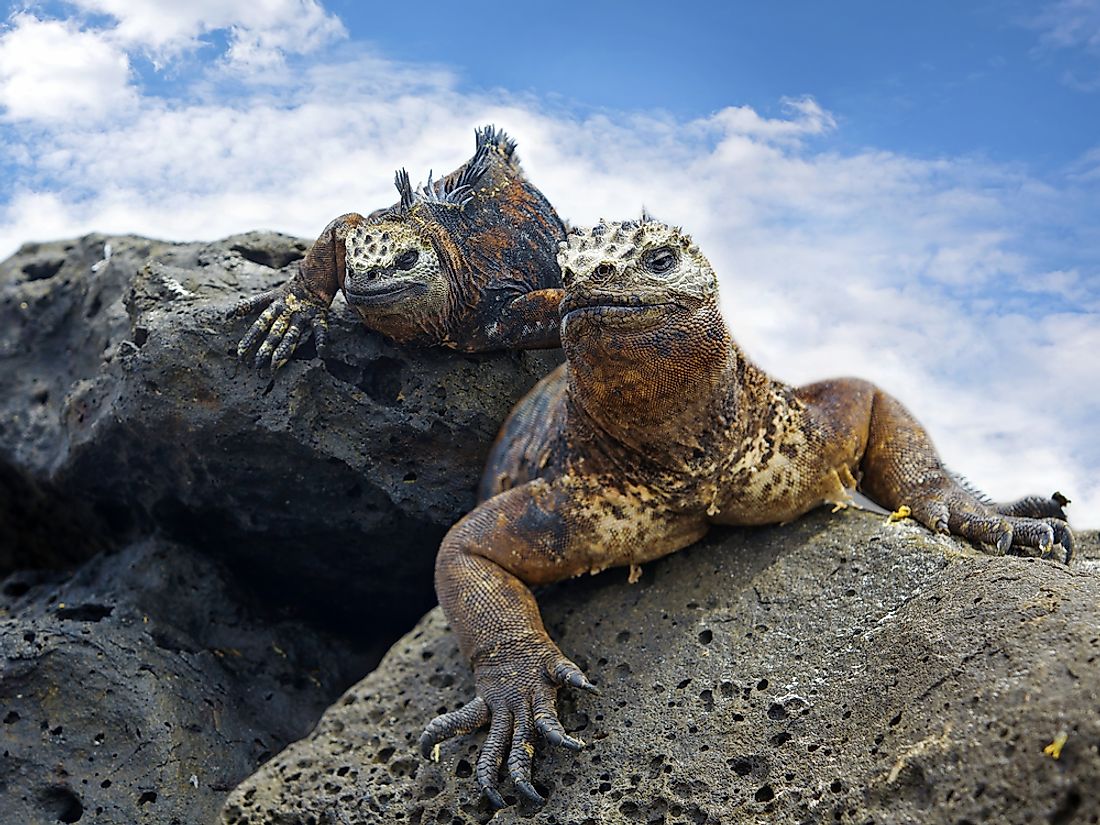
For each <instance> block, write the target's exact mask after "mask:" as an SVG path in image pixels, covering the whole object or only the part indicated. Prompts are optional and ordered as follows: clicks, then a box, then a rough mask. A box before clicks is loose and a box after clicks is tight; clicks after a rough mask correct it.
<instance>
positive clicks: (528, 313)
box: [489, 289, 565, 349]
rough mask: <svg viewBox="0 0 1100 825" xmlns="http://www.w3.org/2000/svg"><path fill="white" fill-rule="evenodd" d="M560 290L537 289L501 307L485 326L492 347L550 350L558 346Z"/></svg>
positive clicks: (559, 342)
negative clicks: (488, 324) (498, 317)
mask: <svg viewBox="0 0 1100 825" xmlns="http://www.w3.org/2000/svg"><path fill="white" fill-rule="evenodd" d="M564 294H565V292H564V290H561V289H537V290H535V291H533V292H528V293H525V294H524V295H521V296H519V297H518V298H516V299H515V300H513V301H512V302H511V303H509V304H508V305H506V306H505V307H504V311H503V312H502V313H501V318H500V319H499V320H498V321H496V322H494V323H492V324H491V325H490V326H489V343H490V345H491V348H492V349H551V348H553V347H560V346H561V316H560V311H559V307H560V305H561V299H562V296H563V295H564Z"/></svg>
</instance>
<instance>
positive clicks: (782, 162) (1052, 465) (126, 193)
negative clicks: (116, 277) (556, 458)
mask: <svg viewBox="0 0 1100 825" xmlns="http://www.w3.org/2000/svg"><path fill="white" fill-rule="evenodd" d="M249 94H251V96H246V97H242V98H238V99H235V100H234V101H233V102H232V103H226V102H221V103H209V102H190V103H186V102H174V103H166V102H164V101H155V100H148V99H146V100H144V101H143V102H142V106H141V109H140V116H135V117H133V118H130V119H127V120H125V121H119V122H111V123H109V124H105V125H104V126H103V127H102V128H101V129H100V130H98V131H96V132H93V133H88V132H78V131H76V130H73V129H70V128H68V127H67V126H66V125H65V124H59V125H58V126H57V127H55V128H53V129H51V130H50V131H49V132H48V133H47V134H45V135H43V134H41V133H35V134H34V135H31V134H30V133H29V132H28V133H26V134H22V133H19V132H17V131H16V132H13V135H14V136H15V138H16V139H15V140H14V141H12V144H13V146H12V148H13V153H14V154H13V156H16V157H21V158H22V160H21V161H19V162H20V163H21V164H22V165H23V166H24V168H26V169H28V170H30V169H34V170H35V173H36V174H38V175H43V176H45V177H46V179H49V180H52V181H54V183H52V184H51V185H50V186H49V187H47V189H48V191H37V192H36V191H33V190H32V188H31V187H30V186H29V185H26V184H24V185H21V186H20V187H19V188H17V189H16V191H15V192H14V194H13V195H12V197H11V200H10V202H9V205H8V206H7V208H6V209H5V210H4V211H3V212H0V254H6V253H8V252H10V251H12V250H13V249H14V248H15V247H16V246H17V244H18V243H19V242H21V241H24V240H28V239H31V238H47V237H59V236H68V235H75V234H79V233H82V232H86V231H90V230H92V229H95V230H98V231H106V232H139V233H143V234H148V235H153V236H158V237H167V238H178V239H192V238H196V237H199V238H215V237H218V236H222V235H225V234H229V233H231V232H237V231H243V230H247V229H253V228H258V227H268V228H275V229H281V230H283V231H289V232H292V233H295V234H299V235H303V236H313V235H315V234H316V233H317V232H318V231H320V229H321V228H322V227H323V226H324V225H325V224H326V223H327V222H328V220H329V219H330V218H332V217H333V216H335V215H338V214H341V213H343V212H347V211H352V210H356V211H366V210H370V209H373V208H375V207H377V206H380V205H384V204H386V203H390V202H392V201H393V199H394V192H393V189H392V184H391V180H392V171H393V169H394V168H396V167H398V166H406V167H407V168H408V169H409V171H410V173H411V174H412V176H413V178H414V179H416V178H420V179H421V180H422V179H424V178H425V177H426V175H427V171H428V169H429V168H433V169H434V170H435V171H436V172H437V173H439V172H446V171H450V169H452V168H454V167H455V166H456V165H457V164H458V163H460V162H461V161H462V160H464V159H465V158H466V157H467V156H468V155H469V153H470V151H471V147H472V129H473V127H474V126H476V125H480V124H482V123H488V122H495V123H497V124H498V125H500V126H503V127H505V128H506V129H508V131H509V132H511V133H512V134H513V136H514V137H516V138H517V139H519V141H520V153H521V155H522V156H523V158H524V162H525V165H526V167H527V169H528V171H529V173H530V175H531V177H532V179H533V180H534V181H535V182H536V183H537V184H538V185H539V186H540V187H541V188H542V189H543V190H544V191H545V192H546V194H547V196H548V197H549V198H550V200H551V201H552V202H553V203H554V204H555V205H556V206H557V207H558V209H559V211H560V212H561V213H562V215H563V216H564V217H566V218H567V219H569V220H571V221H573V222H574V223H578V224H584V223H591V222H594V221H595V220H597V219H598V218H599V217H601V216H605V217H607V218H612V219H614V218H619V217H623V216H631V215H636V214H638V212H639V210H640V208H641V206H642V205H643V204H644V205H646V206H648V207H649V208H650V209H651V210H652V211H653V212H654V213H655V214H657V215H658V216H659V217H662V218H664V219H667V220H670V221H674V222H677V223H681V224H683V225H684V226H685V227H687V228H689V229H690V230H691V231H692V232H693V234H694V235H695V236H696V238H697V239H698V240H699V242H700V243H701V244H702V246H703V248H704V250H705V251H706V252H707V254H708V256H709V257H710V258H711V260H712V261H713V262H714V264H715V267H716V269H717V271H718V272H719V273H720V277H721V280H722V289H723V300H724V308H725V310H726V314H727V318H728V319H729V321H730V324H731V326H732V328H733V330H734V334H735V335H736V337H737V338H738V340H739V341H740V342H741V343H742V344H743V345H744V347H745V348H746V350H747V351H748V353H749V354H750V356H751V357H753V358H754V359H756V360H757V361H758V362H759V363H761V364H762V365H763V366H765V367H766V368H768V369H769V370H772V371H773V372H774V373H775V374H776V375H777V376H779V377H781V378H784V379H786V380H790V381H795V382H806V381H811V380H814V379H818V378H823V377H827V376H830V375H837V374H856V375H862V376H864V377H867V378H870V379H872V380H875V381H877V382H878V383H880V384H881V385H882V386H883V387H885V388H887V389H888V390H889V391H890V392H892V393H893V394H895V395H897V396H898V397H899V398H901V399H902V400H903V401H904V402H905V403H906V404H907V405H909V406H910V408H911V409H913V411H914V412H915V413H916V414H917V415H918V417H920V418H921V419H922V420H923V421H924V422H925V423H926V424H927V425H928V427H929V429H930V431H931V432H932V433H933V435H934V436H935V438H936V441H937V443H938V444H939V446H940V448H941V450H942V451H943V453H944V455H945V457H946V459H947V461H948V462H949V464H951V465H952V466H953V467H954V468H956V469H958V470H959V471H961V472H963V473H965V474H967V475H968V476H969V477H970V478H971V480H972V481H973V482H975V483H976V484H978V485H979V486H983V487H985V488H986V489H987V490H988V491H989V492H990V493H991V494H993V495H994V496H996V497H998V498H1010V497H1015V496H1018V495H1022V494H1025V493H1031V492H1041V493H1049V492H1051V491H1053V490H1054V489H1061V490H1062V491H1063V492H1065V493H1066V494H1068V495H1070V497H1071V498H1073V499H1074V500H1075V504H1074V516H1075V518H1076V521H1077V523H1078V525H1079V526H1094V527H1096V526H1100V482H1098V479H1097V477H1096V474H1095V472H1094V470H1095V467H1096V466H1097V464H1098V463H1100V447H1098V446H1097V445H1096V444H1095V443H1094V442H1093V439H1092V435H1093V433H1094V432H1095V430H1096V425H1097V422H1098V421H1100V398H1098V395H1097V393H1098V390H1097V387H1100V359H1097V358H1095V356H1094V353H1095V352H1098V351H1100V315H1098V311H1100V307H1097V301H1096V297H1095V296H1096V294H1097V292H1098V287H1100V272H1098V271H1097V270H1096V268H1095V266H1096V261H1097V260H1100V239H1098V238H1097V237H1096V235H1095V234H1093V235H1091V236H1089V235H1088V232H1089V231H1091V230H1088V228H1087V227H1076V228H1075V224H1074V221H1075V220H1076V221H1078V222H1081V221H1083V218H1082V215H1083V214H1084V213H1083V212H1075V211H1074V207H1073V205H1072V204H1073V202H1074V197H1078V196H1079V195H1080V193H1078V194H1075V193H1074V191H1071V190H1070V189H1067V188H1066V187H1069V186H1076V187H1087V186H1091V185H1094V182H1091V181H1089V180H1081V179H1078V180H1076V181H1074V182H1071V183H1066V184H1065V185H1064V186H1062V185H1059V186H1054V185H1051V184H1049V183H1042V182H1040V181H1036V180H1034V179H1031V178H1029V177H1027V175H1025V174H1023V173H1022V172H1020V171H1018V170H1012V169H1005V168H1001V167H998V166H995V165H991V164H983V163H978V162H975V161H972V160H952V159H941V160H933V161H929V160H920V159H914V158H910V157H905V156H902V155H897V154H892V153H888V152H881V151H874V150H867V151H857V152H848V153H843V152H839V151H837V150H835V149H832V148H830V137H829V135H830V132H832V131H834V130H836V128H837V127H836V124H835V122H834V120H833V118H832V117H831V115H829V113H828V112H825V111H824V110H822V109H821V108H820V107H819V106H818V105H817V104H816V103H815V102H813V101H812V100H807V99H803V100H799V101H793V102H789V103H788V109H787V111H786V113H785V114H784V115H782V116H780V117H773V118H769V117H765V116H763V115H761V114H759V113H758V112H756V111H754V110H752V109H749V108H746V107H732V108H728V109H724V110H722V111H719V112H717V113H715V114H714V115H712V116H710V117H706V118H701V119H695V120H687V121H682V120H677V119H675V118H672V117H670V116H668V115H660V116H656V115H650V114H646V113H609V114H594V115H589V116H585V117H578V116H574V115H572V114H569V113H568V112H564V111H562V110H561V109H560V108H554V109H550V108H548V107H543V106H542V105H541V103H540V102H539V101H538V100H536V99H533V98H530V97H523V98H513V97H509V96H507V95H505V94H504V93H499V92H494V93H491V94H489V93H486V94H475V93H466V92H462V91H459V89H458V88H457V85H456V83H455V81H454V79H453V78H452V77H451V76H450V75H449V74H447V73H446V72H445V71H441V70H437V69H436V70H419V69H417V68H416V67H409V66H400V65H394V64H389V63H386V62H384V61H380V60H377V59H374V58H369V57H363V58H361V59H359V60H357V61H352V62H344V63H320V64H317V65H315V66H313V67H312V68H311V69H309V70H308V71H306V72H305V73H304V74H303V75H302V76H301V77H300V78H299V79H298V80H296V81H294V82H287V84H286V85H285V86H283V87H280V88H279V89H278V90H277V94H275V93H271V92H264V91H262V90H260V91H252V92H250V93H249ZM334 124H338V128H334ZM1082 191H1083V192H1084V195H1080V197H1084V196H1085V195H1088V196H1094V195H1095V191H1094V190H1082ZM1072 232H1077V237H1075V238H1072V239H1071V240H1066V233H1072ZM1089 243H1092V244H1093V247H1091V248H1088V246H1087V245H1088V244H1089ZM1082 245H1083V246H1084V248H1081V247H1082ZM1070 246H1072V247H1074V249H1075V250H1076V252H1077V253H1078V255H1079V257H1080V259H1081V261H1083V262H1084V263H1082V264H1081V265H1079V266H1078V265H1074V266H1069V265H1066V264H1064V263H1062V262H1059V263H1057V264H1053V263H1051V262H1049V261H1046V260H1045V259H1044V258H1043V256H1042V252H1041V251H1042V249H1044V248H1055V247H1057V248H1058V249H1062V248H1064V247H1070ZM1089 261H1091V264H1090V263H1089ZM1090 266H1091V267H1092V268H1089V267H1090ZM1012 296H1017V297H1016V298H1013V297H1012Z"/></svg>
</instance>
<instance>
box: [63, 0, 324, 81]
mask: <svg viewBox="0 0 1100 825" xmlns="http://www.w3.org/2000/svg"><path fill="white" fill-rule="evenodd" d="M69 2H70V4H71V5H73V6H75V7H77V8H78V9H80V10H82V11H84V12H92V13H98V14H105V15H108V16H110V17H112V18H114V19H115V20H116V21H117V25H116V26H115V27H114V28H113V29H111V30H109V34H110V36H111V38H112V39H113V40H115V41H116V42H118V43H120V44H122V45H123V46H125V47H126V48H129V49H140V50H142V51H143V52H145V53H146V54H148V55H149V56H150V57H151V58H152V59H153V60H154V61H156V62H157V63H163V62H165V61H168V60H171V59H173V58H175V57H178V56H180V55H181V54H183V53H184V52H187V51H191V50H193V49H195V48H197V47H199V46H200V45H201V41H200V38H201V36H202V35H204V34H208V33H210V32H213V31H219V30H226V31H227V32H228V36H229V48H228V54H227V55H226V57H227V59H228V60H229V62H230V63H234V64H240V65H246V66H250V67H256V68H262V67H264V66H269V65H271V64H273V63H277V62H279V60H280V59H281V56H282V55H283V54H305V53H308V52H311V51H313V50H315V49H317V48H319V47H320V46H323V45H325V44H326V43H329V42H331V41H332V40H334V39H337V38H339V37H342V36H344V34H345V31H344V27H343V24H342V23H341V22H340V20H339V19H338V18H337V17H335V16H333V15H330V14H328V13H326V12H325V10H324V9H323V8H322V7H321V5H320V4H319V3H318V2H316V0H188V2H179V0H69Z"/></svg>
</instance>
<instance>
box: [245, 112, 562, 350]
mask: <svg viewBox="0 0 1100 825" xmlns="http://www.w3.org/2000/svg"><path fill="white" fill-rule="evenodd" d="M515 149H516V144H515V141H513V140H512V139H511V138H509V137H508V136H507V135H506V134H505V133H504V132H503V131H501V130H498V129H496V128H494V127H492V126H486V127H485V128H482V129H478V130H476V149H475V151H474V155H473V157H472V158H471V159H470V160H469V161H467V162H466V163H464V164H463V165H462V166H460V167H459V168H458V169H456V170H455V171H454V172H452V173H451V174H450V175H447V176H446V177H444V178H442V179H440V180H438V181H433V180H432V177H431V175H429V176H428V182H427V184H426V185H425V186H423V187H422V188H419V189H414V188H413V186H412V185H411V183H410V182H409V176H408V173H407V172H405V170H404V169H402V170H400V171H399V172H398V173H397V175H396V180H395V182H396V186H397V191H398V193H399V194H400V200H399V201H398V202H397V203H396V204H394V205H393V206H390V207H388V208H386V209H379V210H377V211H375V212H372V213H371V214H370V215H369V216H367V217H363V216H362V215H359V214H355V213H350V214H347V215H342V216H340V217H339V218H337V219H336V220H334V221H332V223H330V224H329V225H328V226H327V227H325V231H324V232H322V233H321V236H320V237H319V238H318V239H317V240H316V241H315V242H314V244H313V246H312V247H310V249H309V251H308V252H307V253H306V256H305V258H303V259H302V261H301V263H300V264H299V266H298V272H297V274H296V275H295V276H294V277H293V278H291V279H290V281H288V282H287V283H285V284H283V285H282V286H280V287H277V288H276V289H273V290H270V291H269V292H265V293H263V294H261V295H257V296H255V297H253V298H250V299H245V300H242V301H241V302H240V303H239V304H238V305H237V306H236V308H235V309H234V310H233V311H232V313H231V317H233V316H244V315H249V314H251V313H252V312H255V311H256V310H257V309H260V308H261V307H267V309H265V310H264V312H263V314H261V315H260V317H259V318H258V319H257V320H256V321H255V323H253V324H252V327H251V328H250V329H249V330H248V332H247V333H246V334H245V336H244V337H243V338H242V339H241V342H240V345H239V346H238V348H237V354H238V356H240V357H242V358H243V357H245V356H246V355H248V353H249V352H250V351H251V350H252V349H253V347H257V345H259V346H258V348H257V351H256V355H255V365H256V366H257V367H260V366H263V365H265V364H270V366H271V368H272V369H273V370H277V369H278V368H279V367H281V366H282V365H283V364H285V363H286V362H287V360H288V359H289V358H290V356H291V354H292V353H293V352H294V349H295V348H296V347H297V346H298V343H299V342H300V341H301V339H302V336H303V335H305V334H308V332H309V330H310V329H312V331H313V334H314V336H315V338H316V343H317V348H318V350H323V348H324V345H325V340H326V338H327V335H328V321H327V312H328V308H329V306H330V305H331V304H332V301H333V299H334V298H335V297H336V293H337V291H340V290H342V291H343V293H344V297H345V298H346V299H347V302H348V303H349V304H351V305H352V306H353V307H354V308H355V310H356V312H357V313H358V314H359V316H360V318H362V319H363V323H364V324H366V325H367V326H368V327H370V328H371V329H374V330H377V331H378V332H381V333H382V334H384V335H386V336H388V337H390V338H392V339H393V340H395V341H397V342H398V343H410V344H416V345H420V346H446V347H451V348H453V349H457V350H462V351H464V352H483V351H487V350H497V349H539V348H545V347H556V346H558V345H559V338H558V327H559V318H558V302H559V301H560V300H561V274H560V271H559V269H558V265H557V263H556V261H555V256H556V255H557V248H558V244H559V243H560V242H561V241H562V240H563V239H564V238H565V227H564V225H563V224H562V222H561V219H560V218H559V217H558V215H557V213H556V212H555V211H554V208H553V207H552V206H551V205H550V203H549V202H548V201H547V200H546V198H545V197H543V195H542V193H541V192H540V191H539V190H538V189H536V188H535V187H534V186H533V185H532V184H531V183H530V181H528V180H527V178H526V177H525V176H524V174H523V170H522V169H521V168H520V165H519V159H518V158H517V157H516V154H515Z"/></svg>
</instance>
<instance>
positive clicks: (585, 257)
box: [558, 216, 718, 299]
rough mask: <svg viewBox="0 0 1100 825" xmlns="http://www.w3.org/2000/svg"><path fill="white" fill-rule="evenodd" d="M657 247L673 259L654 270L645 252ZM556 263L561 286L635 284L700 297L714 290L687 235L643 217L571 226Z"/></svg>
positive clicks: (711, 273) (702, 259)
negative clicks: (588, 226)
mask: <svg viewBox="0 0 1100 825" xmlns="http://www.w3.org/2000/svg"><path fill="white" fill-rule="evenodd" d="M662 248H667V249H669V250H671V252H672V254H673V255H674V256H675V263H674V265H673V266H672V267H670V268H669V269H668V270H667V271H665V272H655V271H653V270H652V269H651V267H650V266H649V265H648V264H647V257H646V256H647V255H650V254H652V253H654V252H656V251H657V250H660V249H662ZM558 265H559V266H560V267H561V269H562V272H563V273H564V274H565V282H566V283H565V286H566V289H571V288H577V289H581V290H583V289H585V288H600V289H605V288H610V289H615V288H617V287H619V288H625V289H631V290H634V289H638V288H640V289H642V290H646V291H649V290H654V291H671V292H674V293H680V294H683V295H688V296H693V297H696V298H700V299H705V298H707V297H710V296H713V295H715V294H716V293H717V290H718V283H717V279H716V278H715V275H714V269H713V268H712V267H711V265H710V262H709V261H708V260H707V259H706V257H705V256H704V255H703V254H702V253H701V252H700V251H699V247H698V246H697V245H696V244H695V242H694V241H692V239H691V236H690V235H688V234H686V233H684V232H683V231H682V230H680V229H679V228H677V227H672V226H669V225H668V224H664V223H661V222H660V221H655V220H653V219H652V218H649V217H646V216H643V217H642V219H641V220H632V221H622V222H616V223H607V222H605V221H601V222H600V223H598V224H597V225H596V226H594V227H592V228H591V229H587V230H586V229H575V230H573V231H572V232H571V233H570V235H569V238H568V240H566V241H563V242H562V243H561V244H559V246H558Z"/></svg>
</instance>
